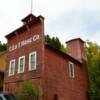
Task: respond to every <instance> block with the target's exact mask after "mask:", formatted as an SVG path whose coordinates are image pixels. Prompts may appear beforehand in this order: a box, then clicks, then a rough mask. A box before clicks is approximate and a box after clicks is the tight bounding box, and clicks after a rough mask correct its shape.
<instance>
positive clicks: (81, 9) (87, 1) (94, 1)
mask: <svg viewBox="0 0 100 100" xmlns="http://www.w3.org/2000/svg"><path fill="white" fill-rule="evenodd" d="M30 5H31V0H2V1H1V2H0V41H2V42H6V39H5V37H4V36H5V35H7V34H8V33H10V32H12V31H13V30H15V29H16V28H18V27H20V26H21V25H22V23H21V19H23V18H24V17H25V16H27V15H28V14H29V13H30V12H31V10H30V9H31V6H30ZM32 13H33V14H34V15H36V16H38V15H42V16H44V17H45V33H46V34H47V33H48V34H49V35H51V36H58V37H59V38H60V40H61V41H62V42H63V43H64V42H65V41H67V40H69V39H72V38H78V37H81V38H82V39H84V40H87V39H88V40H91V41H94V42H97V43H98V44H100V0H33V11H32Z"/></svg>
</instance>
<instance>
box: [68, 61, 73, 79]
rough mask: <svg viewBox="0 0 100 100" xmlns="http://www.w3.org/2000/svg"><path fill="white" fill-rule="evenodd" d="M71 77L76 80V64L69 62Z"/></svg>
mask: <svg viewBox="0 0 100 100" xmlns="http://www.w3.org/2000/svg"><path fill="white" fill-rule="evenodd" d="M69 76H70V77H71V78H74V63H72V62H69Z"/></svg>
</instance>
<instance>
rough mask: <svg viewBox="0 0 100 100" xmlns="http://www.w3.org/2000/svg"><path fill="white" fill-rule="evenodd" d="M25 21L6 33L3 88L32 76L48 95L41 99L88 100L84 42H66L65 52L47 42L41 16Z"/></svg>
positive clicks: (35, 82)
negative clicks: (66, 49) (66, 50)
mask: <svg viewBox="0 0 100 100" xmlns="http://www.w3.org/2000/svg"><path fill="white" fill-rule="evenodd" d="M22 22H23V26H21V27H20V28H18V29H17V30H15V31H13V32H11V33H9V34H8V35H7V36H6V38H7V40H8V44H7V59H6V64H7V65H6V72H5V82H4V83H5V85H4V91H8V92H14V91H15V90H16V87H18V85H19V84H20V82H21V81H22V80H26V79H29V80H31V82H32V83H33V84H35V85H37V86H38V87H39V88H40V89H41V90H42V91H43V93H44V94H45V96H44V97H43V98H42V100H88V98H87V89H88V72H87V59H86V54H85V49H84V41H82V40H81V39H80V38H78V39H73V40H70V41H67V42H66V43H67V47H68V51H69V53H68V54H67V53H66V54H65V53H63V52H61V51H59V50H56V49H54V48H52V47H50V46H49V45H47V44H45V42H44V18H43V17H42V16H38V17H36V16H34V15H32V14H30V15H28V16H27V17H25V18H24V19H23V20H22ZM66 35H67V34H66Z"/></svg>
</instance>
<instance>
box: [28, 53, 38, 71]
mask: <svg viewBox="0 0 100 100" xmlns="http://www.w3.org/2000/svg"><path fill="white" fill-rule="evenodd" d="M34 54H35V66H34V68H31V63H30V62H31V55H34ZM36 56H37V53H36V51H33V52H31V53H29V71H32V70H36V62H37V61H36Z"/></svg>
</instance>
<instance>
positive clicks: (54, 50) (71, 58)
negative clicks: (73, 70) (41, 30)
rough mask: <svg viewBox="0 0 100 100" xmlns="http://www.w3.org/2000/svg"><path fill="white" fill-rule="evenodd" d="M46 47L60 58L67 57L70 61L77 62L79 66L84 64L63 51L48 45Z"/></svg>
mask: <svg viewBox="0 0 100 100" xmlns="http://www.w3.org/2000/svg"><path fill="white" fill-rule="evenodd" d="M45 47H46V48H48V49H50V50H52V51H53V52H55V53H57V54H59V55H60V56H63V57H66V58H68V59H69V60H72V61H74V62H76V63H78V64H82V62H80V61H78V60H77V59H75V58H73V57H72V56H70V55H68V54H67V53H64V52H62V51H61V50H58V49H55V48H53V47H52V46H50V45H48V44H45Z"/></svg>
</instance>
